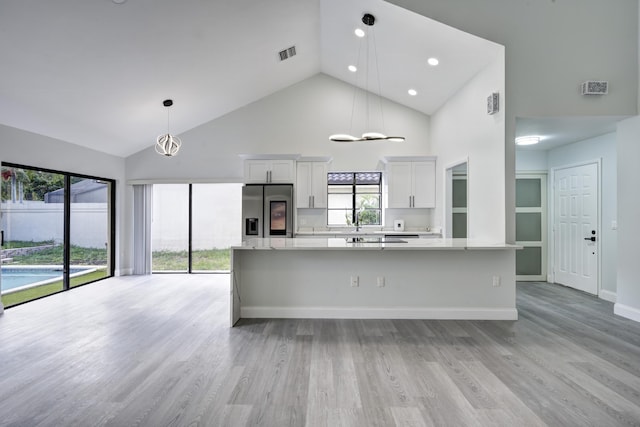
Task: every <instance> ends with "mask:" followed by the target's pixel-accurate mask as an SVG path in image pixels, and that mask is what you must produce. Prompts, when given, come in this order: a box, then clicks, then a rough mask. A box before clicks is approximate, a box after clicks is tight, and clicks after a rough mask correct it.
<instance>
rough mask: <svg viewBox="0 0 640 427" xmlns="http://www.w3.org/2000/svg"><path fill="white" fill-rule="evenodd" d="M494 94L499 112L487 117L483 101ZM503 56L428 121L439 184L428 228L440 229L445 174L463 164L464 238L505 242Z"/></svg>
mask: <svg viewBox="0 0 640 427" xmlns="http://www.w3.org/2000/svg"><path fill="white" fill-rule="evenodd" d="M493 92H498V93H499V94H500V97H501V108H500V111H499V112H498V113H497V114H494V115H488V114H487V111H486V100H487V97H488V96H489V95H490V94H491V93H493ZM503 100H504V55H499V57H498V58H496V59H495V60H494V61H493V62H492V63H491V64H490V65H489V66H487V68H486V69H485V70H483V71H482V72H480V73H479V74H478V75H477V76H476V77H475V78H473V79H472V80H471V81H470V82H469V83H468V84H467V85H466V86H465V87H464V88H462V89H461V90H460V91H459V92H458V93H457V94H456V95H454V96H453V97H452V98H451V99H449V101H448V102H447V103H446V104H445V105H444V106H443V107H442V108H440V110H438V111H437V112H436V114H434V115H433V116H432V117H431V144H432V147H433V152H434V153H437V155H438V163H437V167H436V176H437V177H438V179H439V183H438V187H437V188H438V191H437V195H436V206H438V207H439V208H438V209H437V210H436V211H435V212H434V219H433V223H434V224H433V225H434V226H436V227H442V224H443V208H444V197H443V196H444V176H445V172H444V170H445V168H447V167H448V166H451V165H452V164H453V163H455V162H458V161H459V160H462V159H465V158H468V159H469V165H468V166H469V167H468V199H467V200H468V232H467V236H468V237H469V238H472V239H480V240H486V241H493V242H505V238H506V235H505V166H504V164H505V144H504V140H505V123H504V119H505V113H504V111H505V104H504V102H503Z"/></svg>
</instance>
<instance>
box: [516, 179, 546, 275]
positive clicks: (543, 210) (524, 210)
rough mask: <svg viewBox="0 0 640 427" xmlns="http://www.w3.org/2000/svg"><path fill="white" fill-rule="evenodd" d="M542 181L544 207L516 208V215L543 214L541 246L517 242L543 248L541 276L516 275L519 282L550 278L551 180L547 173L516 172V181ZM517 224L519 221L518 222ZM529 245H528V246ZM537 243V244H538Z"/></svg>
mask: <svg viewBox="0 0 640 427" xmlns="http://www.w3.org/2000/svg"><path fill="white" fill-rule="evenodd" d="M528 178H529V179H540V187H541V188H540V190H541V192H542V194H541V201H540V202H541V204H542V206H541V207H540V208H518V207H517V206H516V208H515V212H516V214H518V213H527V212H533V213H537V212H538V211H540V213H541V226H540V227H541V228H542V230H541V236H540V237H541V239H542V240H541V242H540V244H539V245H537V244H536V245H534V244H532V243H533V242H518V241H517V240H516V244H520V245H523V244H524V245H526V246H530V247H532V246H538V247H540V248H541V254H540V256H541V257H542V259H541V263H542V265H541V271H540V275H539V276H528V275H527V276H523V275H516V280H518V281H528V282H539V281H541V280H547V278H548V276H549V255H548V253H549V236H550V233H549V219H548V216H549V212H550V209H549V208H548V206H549V197H548V192H549V191H548V190H549V179H548V174H547V171H516V176H515V179H516V181H517V180H518V179H528ZM516 222H517V220H516ZM527 243H528V244H527ZM536 243H537V242H536Z"/></svg>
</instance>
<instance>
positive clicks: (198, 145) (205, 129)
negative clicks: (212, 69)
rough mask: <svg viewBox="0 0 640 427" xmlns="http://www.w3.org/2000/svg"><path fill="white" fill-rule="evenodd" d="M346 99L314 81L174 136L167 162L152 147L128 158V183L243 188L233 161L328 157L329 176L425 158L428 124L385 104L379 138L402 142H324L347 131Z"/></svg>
mask: <svg viewBox="0 0 640 427" xmlns="http://www.w3.org/2000/svg"><path fill="white" fill-rule="evenodd" d="M353 91H354V89H353V86H351V85H349V84H346V83H344V82H341V81H339V80H336V79H334V78H332V77H329V76H327V75H325V74H317V75H315V76H314V77H311V78H309V79H307V80H304V81H302V82H300V83H298V84H295V85H293V86H290V87H288V88H286V89H283V90H281V91H279V92H276V93H274V94H272V95H270V96H267V97H265V98H263V99H261V100H259V101H256V102H254V103H252V104H249V105H247V106H245V107H243V108H240V109H238V110H236V111H233V112H231V113H229V114H227V115H225V116H223V117H220V118H218V119H216V120H213V121H210V122H207V123H204V124H203V125H201V126H199V127H197V128H195V129H192V130H190V131H188V132H186V133H184V134H181V135H180V138H181V139H182V148H181V151H180V153H179V155H178V156H176V157H174V158H166V157H162V156H159V155H157V154H156V153H155V152H154V151H153V148H152V146H151V145H150V146H149V148H148V149H146V150H143V151H141V152H139V153H136V154H134V155H132V156H130V157H128V158H127V161H126V164H127V178H128V179H130V180H163V181H165V182H166V181H177V180H207V181H222V182H224V181H227V182H242V160H241V159H240V157H239V155H240V154H302V155H304V156H331V157H333V161H332V162H331V164H330V169H331V170H334V171H341V170H365V171H366V170H375V169H376V168H377V166H378V161H379V159H380V158H381V157H383V156H404V155H406V156H410V155H422V156H423V155H430V154H432V152H431V149H430V146H429V139H428V138H429V137H428V135H429V117H428V116H426V115H424V114H422V113H420V112H417V111H415V110H412V109H409V108H406V107H403V106H401V105H399V104H396V103H394V102H391V101H389V100H386V99H383V111H384V119H385V124H386V132H387V133H388V134H395V133H402V134H403V136H405V137H406V141H405V142H403V143H391V142H374V143H367V144H345V143H336V142H331V141H329V135H331V134H334V133H348V132H349V131H350V129H349V122H350V117H351V109H352V104H353V93H354V92H353ZM362 113H363V112H362V109H360V112H358V109H356V114H362ZM353 132H354V133H356V134H358V133H362V130H360V129H354V130H353Z"/></svg>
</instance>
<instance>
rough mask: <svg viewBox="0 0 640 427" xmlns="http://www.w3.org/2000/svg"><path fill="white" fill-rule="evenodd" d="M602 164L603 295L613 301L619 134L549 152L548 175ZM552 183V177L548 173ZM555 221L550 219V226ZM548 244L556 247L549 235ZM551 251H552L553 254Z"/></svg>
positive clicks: (616, 258) (550, 202) (601, 234)
mask: <svg viewBox="0 0 640 427" xmlns="http://www.w3.org/2000/svg"><path fill="white" fill-rule="evenodd" d="M598 159H601V160H602V169H601V171H600V174H601V175H600V180H601V192H600V199H601V202H602V210H601V218H600V245H601V246H600V248H601V252H600V254H601V256H600V265H601V275H600V278H601V282H600V291H601V294H602V293H603V292H602V291H604V292H605V293H607V295H605V297H606V298H607V299H612V298H613V297H615V293H616V275H617V261H618V256H617V252H618V231H616V230H612V227H611V226H612V221H615V220H617V172H616V164H617V158H616V134H615V133H610V134H607V135H603V136H599V137H596V138H591V139H587V140H585V141H580V142H576V143H574V144H569V145H565V146H562V147H559V148H556V149H553V150H549V152H548V156H547V160H548V166H549V172H550V171H551V170H552V169H554V168H559V167H563V166H571V165H575V164H579V163H583V162H590V161H592V160H598ZM549 177H550V179H549V181H551V173H549ZM552 185H553V183H552V182H549V191H548V192H547V194H549V198H550V199H549V202H548V204H547V206H551V205H552V201H553V200H552V199H551V197H553V191H552V188H551V186H552ZM552 220H553V218H549V225H550V226H551V224H552ZM549 244H550V245H552V244H553V240H552V235H551V234H550V235H549ZM551 252H552V251H549V253H550V254H551ZM552 261H553V260H552V259H549V264H548V265H549V266H550V267H551V266H552V265H553V262H552Z"/></svg>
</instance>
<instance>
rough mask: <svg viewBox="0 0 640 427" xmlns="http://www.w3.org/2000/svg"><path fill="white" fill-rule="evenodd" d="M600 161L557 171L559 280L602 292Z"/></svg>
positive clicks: (556, 262) (556, 272)
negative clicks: (599, 205)
mask: <svg viewBox="0 0 640 427" xmlns="http://www.w3.org/2000/svg"><path fill="white" fill-rule="evenodd" d="M598 200H599V199H598V164H597V163H591V164H587V165H582V166H576V167H571V168H564V169H557V170H555V172H554V277H555V279H554V280H555V282H556V283H560V284H563V285H567V286H570V287H572V288H575V289H579V290H581V291H584V292H588V293H591V294H594V295H597V294H598V265H599V263H598V256H599V255H598V242H597V241H598V239H599V234H600V233H599V229H598V224H599V220H598V211H599V210H598V203H599V202H598Z"/></svg>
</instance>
